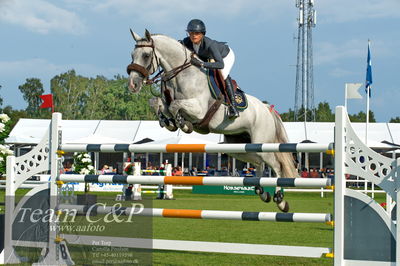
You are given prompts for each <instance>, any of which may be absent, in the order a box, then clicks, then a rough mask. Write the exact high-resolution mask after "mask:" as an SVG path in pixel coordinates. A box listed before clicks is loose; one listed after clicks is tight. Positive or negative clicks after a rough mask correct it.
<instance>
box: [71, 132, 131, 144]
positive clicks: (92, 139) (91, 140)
mask: <svg viewBox="0 0 400 266" xmlns="http://www.w3.org/2000/svg"><path fill="white" fill-rule="evenodd" d="M65 143H68V144H114V143H116V144H122V143H127V142H126V141H124V140H120V139H116V138H110V137H105V136H101V135H98V134H96V135H95V134H90V135H88V136H86V137H83V138H79V139H75V140H69V141H66V142H65Z"/></svg>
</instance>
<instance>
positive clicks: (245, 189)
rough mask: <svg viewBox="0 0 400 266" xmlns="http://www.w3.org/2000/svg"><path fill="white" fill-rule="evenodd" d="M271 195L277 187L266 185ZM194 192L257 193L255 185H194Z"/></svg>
mask: <svg viewBox="0 0 400 266" xmlns="http://www.w3.org/2000/svg"><path fill="white" fill-rule="evenodd" d="M264 190H265V191H268V192H269V193H270V194H271V196H272V195H273V194H274V192H275V187H264ZM192 192H193V193H194V194H228V195H255V192H254V186H193V190H192Z"/></svg>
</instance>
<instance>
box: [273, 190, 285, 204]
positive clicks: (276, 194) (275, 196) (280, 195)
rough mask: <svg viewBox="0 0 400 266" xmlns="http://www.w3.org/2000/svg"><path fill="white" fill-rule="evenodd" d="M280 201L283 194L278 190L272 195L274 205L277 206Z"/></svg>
mask: <svg viewBox="0 0 400 266" xmlns="http://www.w3.org/2000/svg"><path fill="white" fill-rule="evenodd" d="M282 201H283V193H282V191H280V190H278V191H276V192H275V194H274V202H276V204H279V203H281V202H282Z"/></svg>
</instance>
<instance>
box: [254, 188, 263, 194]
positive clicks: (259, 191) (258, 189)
mask: <svg viewBox="0 0 400 266" xmlns="http://www.w3.org/2000/svg"><path fill="white" fill-rule="evenodd" d="M254 192H255V193H256V194H257V195H260V194H262V193H264V189H263V188H262V187H255V189H254Z"/></svg>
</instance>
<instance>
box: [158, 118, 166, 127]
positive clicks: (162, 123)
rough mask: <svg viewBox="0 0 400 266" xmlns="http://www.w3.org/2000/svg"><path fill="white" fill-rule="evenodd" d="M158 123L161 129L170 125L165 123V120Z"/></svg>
mask: <svg viewBox="0 0 400 266" xmlns="http://www.w3.org/2000/svg"><path fill="white" fill-rule="evenodd" d="M158 123H159V124H160V127H167V126H168V124H167V123H165V121H164V119H163V120H159V121H158Z"/></svg>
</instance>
